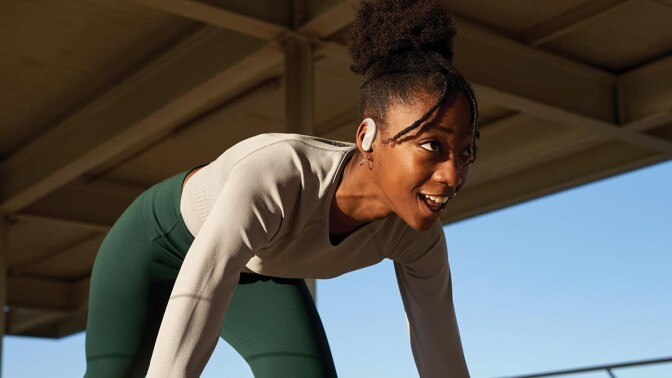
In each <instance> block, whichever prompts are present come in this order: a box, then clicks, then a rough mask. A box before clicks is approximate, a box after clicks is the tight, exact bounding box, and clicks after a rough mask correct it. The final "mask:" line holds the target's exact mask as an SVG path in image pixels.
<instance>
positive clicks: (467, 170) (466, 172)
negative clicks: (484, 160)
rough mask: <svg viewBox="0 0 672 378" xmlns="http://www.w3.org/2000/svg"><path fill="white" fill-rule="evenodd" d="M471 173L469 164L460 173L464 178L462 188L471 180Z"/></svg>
mask: <svg viewBox="0 0 672 378" xmlns="http://www.w3.org/2000/svg"><path fill="white" fill-rule="evenodd" d="M470 173H471V164H467V166H466V167H464V169H463V170H462V172H461V173H460V176H462V185H461V186H464V184H466V183H467V180H468V179H469V174H470Z"/></svg>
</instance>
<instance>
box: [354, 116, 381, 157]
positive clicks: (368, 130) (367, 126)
mask: <svg viewBox="0 0 672 378" xmlns="http://www.w3.org/2000/svg"><path fill="white" fill-rule="evenodd" d="M377 131H378V128H377V126H376V122H374V120H373V119H371V118H366V119H364V120H362V122H360V124H359V127H357V134H356V139H357V147H359V149H360V150H361V151H364V152H371V151H372V150H373V142H374V140H375V139H376V134H377Z"/></svg>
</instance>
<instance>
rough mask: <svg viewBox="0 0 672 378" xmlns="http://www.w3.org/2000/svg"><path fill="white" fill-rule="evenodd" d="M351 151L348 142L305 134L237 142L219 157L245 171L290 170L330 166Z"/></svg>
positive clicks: (266, 135)
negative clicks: (256, 167) (254, 169)
mask: <svg viewBox="0 0 672 378" xmlns="http://www.w3.org/2000/svg"><path fill="white" fill-rule="evenodd" d="M352 148H354V145H353V144H351V143H345V142H339V141H333V140H329V139H323V138H318V137H312V136H306V135H299V134H261V135H257V136H254V137H251V138H248V139H245V140H243V141H241V142H239V143H237V144H236V145H234V146H233V147H231V148H230V149H229V150H227V151H226V152H225V153H224V154H223V155H222V158H225V159H228V160H230V161H233V163H234V165H235V166H238V165H244V166H245V167H246V168H253V167H255V166H258V167H260V168H261V169H264V168H265V169H268V168H269V167H271V166H272V167H280V168H282V167H286V168H287V169H289V168H292V167H298V166H303V165H310V166H320V165H329V164H333V162H334V160H339V159H340V158H342V157H343V156H344V154H346V153H347V152H348V151H350V150H352Z"/></svg>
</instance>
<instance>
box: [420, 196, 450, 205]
mask: <svg viewBox="0 0 672 378" xmlns="http://www.w3.org/2000/svg"><path fill="white" fill-rule="evenodd" d="M423 196H425V197H427V198H429V199H430V200H432V201H434V202H436V203H446V202H448V200H449V199H450V197H437V196H430V195H427V194H423Z"/></svg>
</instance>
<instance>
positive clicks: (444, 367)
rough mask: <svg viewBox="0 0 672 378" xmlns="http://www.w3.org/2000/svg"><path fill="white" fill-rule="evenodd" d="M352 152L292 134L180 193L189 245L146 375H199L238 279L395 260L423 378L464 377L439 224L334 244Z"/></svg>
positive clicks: (229, 154) (201, 174) (359, 235)
mask: <svg viewBox="0 0 672 378" xmlns="http://www.w3.org/2000/svg"><path fill="white" fill-rule="evenodd" d="M354 152H355V145H353V144H349V143H342V142H335V141H330V140H326V139H320V138H315V137H308V136H301V135H294V134H265V135H259V136H256V137H253V138H250V139H247V140H245V141H242V142H240V143H238V144H237V145H235V146H233V147H232V148H230V149H228V150H227V151H226V152H224V153H223V154H222V155H221V156H219V157H218V158H217V159H216V160H215V161H214V162H212V163H210V164H209V165H207V166H205V167H204V168H202V169H201V170H199V171H198V172H197V173H196V174H195V175H194V176H192V177H191V178H190V179H189V181H188V182H187V184H186V185H185V187H184V190H183V193H182V199H181V205H180V208H181V211H182V214H183V217H184V220H185V224H186V225H187V228H188V229H189V230H190V232H191V233H192V234H193V235H195V239H194V242H193V244H192V245H191V247H190V248H189V251H188V252H187V255H186V258H185V260H184V263H183V265H182V268H181V269H180V272H179V274H178V277H177V281H176V283H175V287H174V288H173V292H172V294H171V297H170V300H169V302H168V307H167V309H166V312H165V315H164V319H163V322H162V324H161V328H160V331H159V335H158V338H157V341H156V346H155V348H154V353H153V355H152V360H151V364H150V367H149V372H148V377H157V378H158V377H161V378H164V377H198V376H199V375H200V374H201V371H202V370H203V368H204V367H205V364H206V363H207V361H208V359H209V358H210V355H211V353H212V351H213V349H214V347H215V345H216V343H217V339H218V336H219V330H220V328H221V324H222V321H223V319H224V315H225V313H226V309H227V306H228V305H229V301H230V299H231V296H232V293H233V291H234V289H235V287H236V285H237V283H238V277H239V273H240V272H241V271H247V272H255V273H259V274H263V275H269V276H276V277H301V278H332V277H336V276H339V275H341V274H344V273H347V272H350V271H353V270H356V269H360V268H364V267H366V266H370V265H373V264H376V263H378V262H380V261H382V260H383V259H385V258H389V259H392V260H393V261H394V267H395V273H396V276H397V281H398V284H399V291H400V293H401V297H402V300H403V303H404V307H405V310H406V313H407V316H408V320H409V326H410V338H411V347H412V351H413V356H414V358H415V362H416V366H417V369H418V371H419V373H420V376H421V377H422V378H435V377H436V378H446V377H460V378H462V377H468V376H469V373H468V371H467V366H466V363H465V359H464V355H463V352H462V345H461V342H460V336H459V331H458V328H457V321H456V319H455V311H454V308H453V299H452V289H451V278H450V269H449V266H448V256H447V250H446V242H445V238H444V233H443V229H442V227H441V225H440V224H439V223H438V222H437V223H436V225H435V227H433V228H432V229H431V230H429V231H426V232H417V231H414V230H412V229H411V228H409V227H408V226H407V225H406V224H405V223H404V222H403V221H402V220H400V219H399V218H398V217H396V216H390V217H387V218H385V219H382V220H379V221H374V222H371V223H369V224H367V225H365V226H363V227H361V228H359V229H357V230H356V231H355V232H354V233H352V234H351V235H349V236H348V237H346V238H345V239H344V240H342V241H341V242H340V243H339V244H338V245H333V244H332V243H331V241H330V238H329V210H330V205H331V202H332V199H333V196H334V193H335V189H336V186H337V183H338V181H339V179H340V176H341V174H342V172H343V169H344V168H345V165H346V163H347V161H348V159H349V157H351V156H352V155H353V153H354Z"/></svg>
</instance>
